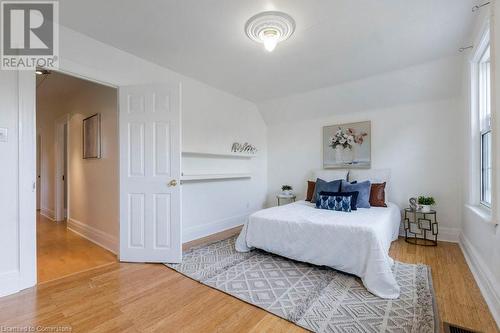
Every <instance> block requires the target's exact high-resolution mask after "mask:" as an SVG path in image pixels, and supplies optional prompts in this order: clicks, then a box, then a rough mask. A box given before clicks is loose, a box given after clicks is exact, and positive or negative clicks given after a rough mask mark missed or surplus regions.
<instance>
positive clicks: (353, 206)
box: [319, 191, 359, 210]
mask: <svg viewBox="0 0 500 333" xmlns="http://www.w3.org/2000/svg"><path fill="white" fill-rule="evenodd" d="M358 194H359V192H358V191H354V192H321V193H320V194H319V195H329V196H346V195H350V196H351V197H352V198H351V210H357V209H358V206H357V205H356V204H357V202H358Z"/></svg>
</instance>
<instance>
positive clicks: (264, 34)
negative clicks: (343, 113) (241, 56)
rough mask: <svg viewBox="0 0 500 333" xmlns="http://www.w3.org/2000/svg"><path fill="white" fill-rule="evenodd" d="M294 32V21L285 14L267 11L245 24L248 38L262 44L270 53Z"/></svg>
mask: <svg viewBox="0 0 500 333" xmlns="http://www.w3.org/2000/svg"><path fill="white" fill-rule="evenodd" d="M294 31H295V21H294V19H293V18H292V17H291V16H290V15H288V14H285V13H282V12H276V11H269V12H262V13H259V14H257V15H254V16H252V17H251V18H250V19H249V20H248V21H247V23H246V24H245V33H246V34H247V36H248V38H250V39H251V40H254V41H256V42H258V43H262V44H264V48H265V49H266V50H268V51H269V52H272V51H273V50H274V49H275V48H276V45H278V43H280V42H282V41H284V40H287V39H288V38H289V37H290V36H291V35H292V34H293V32H294Z"/></svg>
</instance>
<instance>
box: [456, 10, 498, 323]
mask: <svg viewBox="0 0 500 333" xmlns="http://www.w3.org/2000/svg"><path fill="white" fill-rule="evenodd" d="M492 6H493V8H490V6H488V7H484V9H483V10H481V13H480V14H479V15H478V17H477V20H476V23H475V27H474V29H473V31H472V36H471V40H477V38H478V37H479V35H480V34H481V29H482V28H483V26H484V24H485V22H486V20H487V19H488V17H490V15H491V12H490V11H489V10H490V9H491V10H493V11H494V14H493V15H494V17H490V19H491V20H492V21H491V22H492V27H491V30H490V33H491V36H490V39H491V42H492V48H493V49H492V50H494V51H493V56H492V57H493V58H492V63H493V66H492V67H493V71H494V73H493V77H494V82H493V83H494V88H493V94H492V95H493V103H494V106H493V117H494V118H493V128H494V131H495V130H497V132H496V134H495V132H494V137H495V138H496V139H495V142H498V141H499V137H498V129H500V117H499V112H500V84H499V80H500V65H499V64H500V45H499V37H500V2H498V1H496V2H494V3H493V4H492ZM475 44H476V45H477V42H476V43H475ZM463 72H464V73H465V75H464V78H465V79H464V87H463V99H464V103H463V105H464V110H465V118H464V119H465V122H464V125H465V127H464V133H466V135H465V140H464V141H463V142H464V144H463V146H464V148H465V150H466V152H467V154H466V156H465V159H464V162H463V163H464V164H465V165H466V168H465V170H464V174H463V177H464V179H465V180H466V181H465V183H466V186H465V187H464V191H463V195H462V197H463V201H462V202H463V204H464V206H465V208H464V214H463V221H462V223H463V225H462V234H461V236H460V245H461V247H462V250H463V251H464V254H465V255H466V258H467V260H468V263H469V266H470V268H471V270H472V272H473V273H474V276H475V278H476V281H477V282H478V284H479V287H480V289H481V292H482V294H483V296H484V298H485V299H486V302H487V303H488V305H489V307H490V310H491V312H492V314H493V316H494V318H495V320H496V322H497V325H498V326H499V327H500V227H499V226H498V224H497V223H498V222H499V221H498V217H499V216H498V207H495V208H496V210H497V214H496V215H495V214H493V216H491V215H488V214H484V213H483V214H481V211H480V210H478V209H474V208H473V207H471V206H470V204H471V202H470V198H471V196H473V195H471V193H473V191H476V189H475V188H473V186H474V185H472V184H474V182H473V181H472V180H471V156H470V154H469V152H471V151H472V147H471V144H476V145H479V143H478V142H471V140H470V139H469V138H470V136H471V134H470V128H471V124H470V97H469V96H470V75H469V73H470V65H469V63H468V62H467V61H465V62H464V64H463ZM477 147H478V146H477ZM495 152H498V144H497V148H496V149H495V150H494V155H493V156H496V160H497V161H498V160H499V159H500V156H498V153H496V154H495ZM477 163H479V161H478V162H477ZM494 168H495V169H494V170H495V171H494V172H495V176H494V177H495V178H496V180H497V184H498V180H499V177H500V173H499V171H500V165H499V164H498V163H497V164H496V166H494ZM495 178H494V179H495ZM499 190H500V187H499V186H497V187H496V190H495V191H494V196H493V200H494V202H493V204H494V205H495V204H498V202H499V195H500V193H499Z"/></svg>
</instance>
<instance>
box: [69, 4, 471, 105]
mask: <svg viewBox="0 0 500 333" xmlns="http://www.w3.org/2000/svg"><path fill="white" fill-rule="evenodd" d="M473 5H474V1H471V0H439V1H436V0H413V1H401V0H356V1H353V0H268V1H264V0H148V1H137V0H106V1H102V0H85V1H82V0H64V1H60V21H61V24H63V25H65V26H67V27H69V28H71V29H73V30H76V31H79V32H81V33H84V34H86V35H88V36H90V37H92V38H94V39H97V40H100V41H102V42H104V43H107V44H110V45H112V46H115V47H117V48H119V49H122V50H124V51H127V52H129V53H132V54H134V55H137V56H139V57H142V58H144V59H147V60H150V61H152V62H154V63H157V64H159V65H162V66H164V67H167V68H170V69H172V70H174V71H177V72H179V73H182V74H184V75H187V76H190V77H193V78H195V79H198V80H200V81H202V82H205V83H207V84H210V85H212V86H214V87H217V88H220V89H222V90H225V91H227V92H230V93H232V94H234V95H236V96H240V97H242V98H245V99H248V100H250V101H253V102H257V103H260V102H263V101H266V100H269V99H273V98H279V97H283V96H287V95H291V94H297V93H301V92H305V91H310V90H314V89H319V88H322V87H327V86H332V85H337V84H340V83H345V82H349V81H355V80H359V79H361V78H365V77H370V76H374V75H377V74H381V73H385V72H390V71H395V70H400V69H403V68H406V67H409V66H414V65H417V64H421V63H425V62H431V61H434V60H436V59H439V58H443V57H450V56H453V55H456V54H457V49H458V48H459V47H461V46H463V45H464V44H466V43H467V33H468V30H469V26H470V24H471V21H472V18H473V15H474V14H472V13H471V7H472V6H473ZM264 10H280V11H284V12H286V13H288V14H290V15H291V16H293V17H294V18H295V20H296V23H297V29H296V32H295V34H294V35H293V36H292V38H291V39H289V40H288V41H286V42H284V43H282V44H281V45H278V47H277V48H276V50H275V51H274V52H273V53H267V52H266V51H264V50H263V48H262V47H261V46H260V45H258V44H255V43H254V42H252V41H250V40H249V39H248V38H247V37H246V36H245V34H244V31H243V27H244V24H245V22H246V20H247V19H248V18H249V17H251V16H252V15H254V14H256V13H258V12H260V11H264Z"/></svg>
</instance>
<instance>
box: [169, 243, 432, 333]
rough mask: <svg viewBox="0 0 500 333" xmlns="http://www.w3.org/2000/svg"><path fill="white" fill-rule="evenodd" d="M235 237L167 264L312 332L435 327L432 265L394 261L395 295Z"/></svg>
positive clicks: (424, 331)
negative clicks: (241, 244)
mask: <svg viewBox="0 0 500 333" xmlns="http://www.w3.org/2000/svg"><path fill="white" fill-rule="evenodd" d="M235 241H236V237H231V238H228V239H226V240H223V241H219V242H216V243H212V244H209V245H204V246H200V247H196V248H193V249H191V250H189V251H187V252H184V254H183V262H182V263H181V264H166V265H167V266H168V267H170V268H173V269H174V270H176V271H178V272H180V273H182V274H184V275H186V276H188V277H190V278H192V279H194V280H196V281H199V282H201V283H203V284H205V285H207V286H210V287H212V288H215V289H218V290H220V291H223V292H224V293H227V294H229V295H232V296H234V297H236V298H239V299H241V300H243V301H245V302H247V303H250V304H253V305H255V306H257V307H259V308H262V309H264V310H266V311H269V312H271V313H273V314H275V315H277V316H279V317H282V318H284V319H286V320H289V321H291V322H293V323H295V324H296V325H299V326H301V327H303V328H305V329H308V330H310V331H313V332H377V333H378V332H387V333H393V332H394V333H396V332H397V333H401V332H418V333H435V332H437V331H438V330H439V324H438V316H437V312H436V303H435V296H434V291H433V288H432V278H431V275H430V268H429V267H428V266H426V265H412V264H404V263H401V262H396V264H395V265H394V267H393V271H394V274H395V276H396V280H397V282H398V284H399V286H400V288H401V296H400V297H399V299H395V300H386V299H382V298H380V297H377V296H374V295H373V294H371V293H370V292H368V291H367V290H366V288H365V287H364V286H363V284H362V282H361V280H360V279H359V278H358V277H355V276H353V275H349V274H345V273H342V272H339V271H336V270H334V269H331V268H327V267H320V266H315V265H310V264H307V263H303V262H298V261H294V260H291V259H287V258H283V257H280V256H277V255H273V254H270V253H267V252H264V251H260V250H253V251H251V252H247V253H239V252H236V250H235V247H234V244H235Z"/></svg>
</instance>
